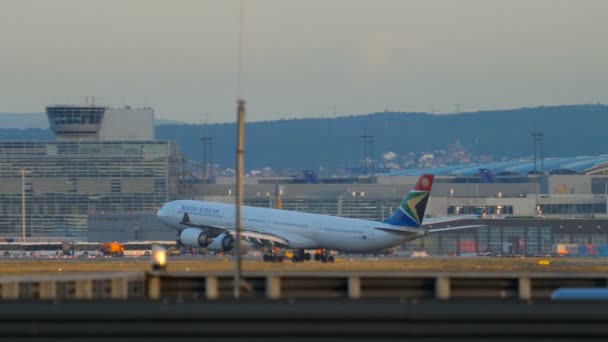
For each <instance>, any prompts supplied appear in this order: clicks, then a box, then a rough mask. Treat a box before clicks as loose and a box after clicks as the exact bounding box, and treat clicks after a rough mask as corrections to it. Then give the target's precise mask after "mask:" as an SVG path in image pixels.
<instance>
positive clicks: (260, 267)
mask: <svg viewBox="0 0 608 342" xmlns="http://www.w3.org/2000/svg"><path fill="white" fill-rule="evenodd" d="M541 260H542V261H548V265H541V264H540V263H539V261H541ZM233 261H234V259H233V258H232V257H191V256H178V257H170V258H169V259H168V261H167V270H168V271H169V272H228V271H231V270H233V269H234V262H233ZM150 268H151V263H150V259H149V258H96V259H93V258H91V259H34V258H32V259H29V258H28V259H16V258H1V259H0V276H1V275H9V274H10V275H16V274H36V273H66V272H141V271H148V270H150ZM243 270H244V271H245V272H247V271H255V272H281V271H302V272H317V271H321V272H332V271H335V272H356V271H360V272H376V271H378V272H391V271H395V272H530V273H536V272H568V273H572V272H575V273H604V274H605V273H607V272H608V260H607V259H604V258H486V257H427V258H407V257H389V258H382V257H379V258H375V257H348V258H344V257H339V258H337V259H336V262H335V263H333V264H329V263H327V264H324V263H320V262H314V261H310V262H305V263H292V262H291V261H285V262H282V263H266V262H263V261H261V260H259V259H258V258H256V257H246V258H245V259H244V262H243Z"/></svg>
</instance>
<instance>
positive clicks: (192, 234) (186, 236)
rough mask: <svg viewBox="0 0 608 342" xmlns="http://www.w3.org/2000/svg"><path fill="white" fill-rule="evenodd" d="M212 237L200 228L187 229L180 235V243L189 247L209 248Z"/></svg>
mask: <svg viewBox="0 0 608 342" xmlns="http://www.w3.org/2000/svg"><path fill="white" fill-rule="evenodd" d="M211 239H212V237H211V235H209V234H208V233H206V232H205V231H203V230H201V229H198V228H186V229H184V230H182V232H181V233H180V234H179V241H180V242H181V244H182V245H184V246H187V247H207V246H208V245H209V242H211Z"/></svg>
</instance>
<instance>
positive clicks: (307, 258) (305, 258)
mask: <svg viewBox="0 0 608 342" xmlns="http://www.w3.org/2000/svg"><path fill="white" fill-rule="evenodd" d="M304 260H306V261H310V253H305V254H304Z"/></svg>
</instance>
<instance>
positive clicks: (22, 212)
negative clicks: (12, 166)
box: [19, 168, 27, 242]
mask: <svg viewBox="0 0 608 342" xmlns="http://www.w3.org/2000/svg"><path fill="white" fill-rule="evenodd" d="M19 173H20V174H21V240H22V242H25V174H26V173H27V171H25V168H21V169H19Z"/></svg>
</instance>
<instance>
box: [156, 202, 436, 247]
mask: <svg viewBox="0 0 608 342" xmlns="http://www.w3.org/2000/svg"><path fill="white" fill-rule="evenodd" d="M235 209H236V207H235V206H234V205H232V204H224V203H217V202H204V201H193V200H177V201H172V202H169V203H167V204H165V205H164V206H163V207H162V208H161V210H159V212H158V217H159V218H160V219H161V220H162V221H163V222H164V223H165V224H167V225H168V226H170V227H172V228H174V229H177V230H180V231H181V230H183V229H186V228H189V227H200V228H202V229H204V227H215V228H224V229H227V230H230V229H232V228H233V227H234V220H235V211H236V210H235ZM186 213H187V214H188V218H189V222H188V224H184V222H183V218H184V214H186ZM242 223H243V230H244V231H251V232H257V233H262V234H268V235H272V236H277V237H280V238H282V239H285V240H287V241H288V247H289V248H293V249H319V248H322V249H331V250H339V251H349V252H368V251H375V250H380V249H385V248H389V247H392V246H396V245H398V244H400V243H403V242H404V241H408V240H413V239H416V238H419V237H422V236H424V232H423V230H421V229H417V228H407V227H403V229H401V230H400V231H399V232H396V231H395V226H394V225H390V224H387V223H383V222H377V221H368V220H360V219H352V218H345V217H337V216H328V215H318V214H309V213H302V212H297V211H289V210H279V209H270V208H259V207H248V206H244V207H243V221H242ZM384 228H385V229H386V230H383V229H384Z"/></svg>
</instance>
